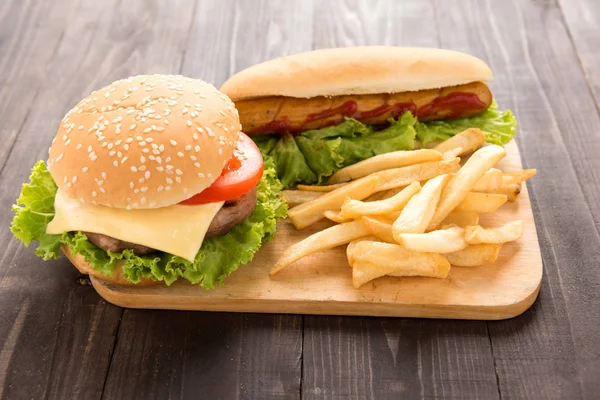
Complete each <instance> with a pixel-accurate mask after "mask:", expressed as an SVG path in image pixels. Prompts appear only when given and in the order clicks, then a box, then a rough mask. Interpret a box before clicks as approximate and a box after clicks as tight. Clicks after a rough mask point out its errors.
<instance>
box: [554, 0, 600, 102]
mask: <svg viewBox="0 0 600 400" xmlns="http://www.w3.org/2000/svg"><path fill="white" fill-rule="evenodd" d="M558 3H559V5H560V9H561V12H562V14H563V16H564V19H565V23H566V25H567V30H568V32H569V33H570V35H571V38H572V40H573V45H574V47H575V50H576V52H577V58H578V59H579V62H580V64H581V67H582V68H583V72H584V75H585V78H586V81H587V83H588V85H589V88H590V90H591V91H592V94H593V96H594V99H595V101H596V107H597V108H598V110H599V111H600V53H599V52H598V48H600V34H599V33H598V21H600V2H598V1H595V0H578V1H569V0H558Z"/></svg>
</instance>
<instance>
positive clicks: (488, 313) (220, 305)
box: [90, 276, 542, 321]
mask: <svg viewBox="0 0 600 400" xmlns="http://www.w3.org/2000/svg"><path fill="white" fill-rule="evenodd" d="M90 280H91V282H92V285H93V286H94V289H96V291H97V292H98V294H99V295H100V296H101V297H102V298H103V299H104V300H105V301H107V302H109V303H111V304H113V305H115V306H119V307H124V308H137V309H161V310H164V309H167V310H178V311H212V312H248V313H271V314H311V315H344V316H371V317H407V318H433V319H464V320H490V321H493V320H504V319H509V318H514V317H517V316H519V315H521V314H523V313H524V312H525V311H527V310H528V309H529V308H530V307H531V306H532V305H533V303H534V302H535V300H536V299H537V297H538V294H539V292H540V287H541V282H542V281H541V276H540V279H539V281H538V283H537V285H536V286H535V288H534V290H533V291H531V292H530V293H528V294H527V295H526V296H524V297H523V298H522V299H520V300H518V301H516V302H513V303H510V304H503V305H493V306H492V305H489V306H486V305H456V304H444V305H435V304H390V303H379V302H372V303H354V302H340V301H318V302H315V301H293V300H290V301H284V302H282V301H280V300H271V299H233V298H222V299H215V298H202V297H191V296H186V297H178V296H174V297H173V298H172V299H171V300H172V302H169V303H165V302H164V301H163V302H160V303H158V302H157V303H156V304H153V302H152V301H144V300H148V299H151V297H148V299H143V298H140V297H143V296H139V297H138V296H136V297H135V298H133V299H132V298H131V295H130V294H128V293H126V292H122V291H121V290H119V289H120V288H119V285H113V284H111V283H107V282H104V281H102V280H99V279H97V278H94V277H90ZM123 288H124V289H126V288H127V287H126V286H124V287H123ZM307 310H310V312H307Z"/></svg>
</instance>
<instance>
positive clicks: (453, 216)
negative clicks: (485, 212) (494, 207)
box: [440, 211, 479, 229]
mask: <svg viewBox="0 0 600 400" xmlns="http://www.w3.org/2000/svg"><path fill="white" fill-rule="evenodd" d="M477 224H479V214H477V213H476V212H472V211H452V212H451V213H450V214H448V216H447V217H446V218H445V219H444V220H443V221H442V223H441V224H440V225H441V226H442V227H443V226H446V225H455V226H460V227H461V228H464V227H465V226H469V225H477ZM442 229H443V228H442Z"/></svg>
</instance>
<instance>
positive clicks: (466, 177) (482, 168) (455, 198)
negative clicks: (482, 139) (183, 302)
mask: <svg viewBox="0 0 600 400" xmlns="http://www.w3.org/2000/svg"><path fill="white" fill-rule="evenodd" d="M505 155H506V151H505V150H504V149H503V148H502V147H500V146H496V145H491V146H486V147H482V148H481V149H479V150H477V151H476V152H475V153H473V155H472V156H471V157H470V158H469V159H468V160H467V162H466V163H465V165H464V166H463V167H462V168H461V169H460V170H458V172H457V173H456V175H454V176H453V177H452V178H451V179H450V181H449V182H448V184H446V186H445V187H444V190H443V191H442V195H441V196H440V201H439V203H438V206H437V209H436V210H435V213H434V215H433V218H432V219H431V222H430V223H429V226H428V227H427V230H428V231H431V230H434V229H435V228H437V227H438V226H439V225H440V223H441V222H442V221H443V220H444V218H446V217H447V216H448V214H450V212H452V211H453V210H454V209H455V208H456V207H457V206H458V205H459V204H460V203H461V202H462V201H463V200H464V199H465V197H466V196H467V194H468V193H469V191H470V190H471V189H472V188H473V186H475V184H476V183H477V181H478V180H479V179H480V178H481V177H482V176H483V174H485V172H486V171H487V170H488V169H490V168H492V167H493V166H494V165H495V164H496V163H497V162H498V161H500V160H501V159H502V158H503V157H504V156H505Z"/></svg>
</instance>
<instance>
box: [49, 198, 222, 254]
mask: <svg viewBox="0 0 600 400" xmlns="http://www.w3.org/2000/svg"><path fill="white" fill-rule="evenodd" d="M223 203H224V202H223V201H221V202H218V203H209V204H202V205H193V206H184V205H179V204H176V205H173V206H170V207H163V208H156V209H146V210H125V209H122V208H111V207H105V206H95V205H91V204H82V203H80V202H79V201H78V200H76V199H73V198H70V197H69V196H67V195H65V194H64V193H63V192H62V191H61V190H60V189H59V190H58V191H57V192H56V198H55V199H54V209H55V212H56V214H55V216H54V219H53V220H52V221H50V223H49V224H48V227H47V228H46V232H47V233H49V234H52V235H55V234H62V233H63V232H69V231H87V232H93V233H101V234H104V235H107V236H110V237H113V238H116V239H120V240H124V241H127V242H131V243H136V244H141V245H144V246H147V247H151V248H153V249H157V250H160V251H164V252H165V253H170V254H174V255H176V256H180V257H183V258H185V259H186V260H189V261H193V260H194V258H195V257H196V254H197V253H198V250H200V246H202V242H203V241H204V236H205V235H206V231H207V230H208V227H209V225H210V223H211V222H212V220H213V218H214V217H215V215H216V214H217V212H218V211H219V210H220V209H221V207H223Z"/></svg>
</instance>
